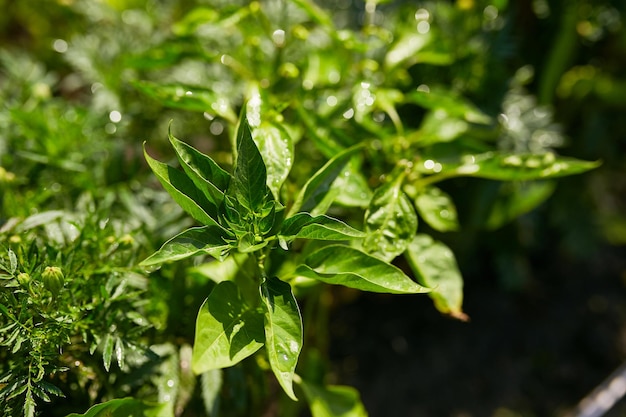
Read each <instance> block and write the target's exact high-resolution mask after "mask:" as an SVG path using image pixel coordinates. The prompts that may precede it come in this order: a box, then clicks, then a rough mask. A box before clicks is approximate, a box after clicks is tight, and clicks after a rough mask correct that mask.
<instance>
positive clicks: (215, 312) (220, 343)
mask: <svg viewBox="0 0 626 417" xmlns="http://www.w3.org/2000/svg"><path fill="white" fill-rule="evenodd" d="M263 340H264V337H263V315H262V313H261V312H260V311H259V310H257V309H254V308H252V307H250V306H249V305H247V304H246V302H245V301H244V299H243V297H242V296H241V294H240V292H239V289H238V288H237V286H236V285H235V284H234V283H232V282H230V281H223V282H220V283H219V284H217V285H216V286H215V288H214V289H213V291H211V294H209V297H208V298H207V299H206V300H205V301H204V303H203V304H202V307H200V311H199V313H198V318H197V320H196V336H195V339H194V346H193V356H192V361H191V366H192V369H193V371H194V372H195V373H196V374H201V373H203V372H206V371H209V370H211V369H219V368H226V367H229V366H233V365H235V364H237V363H239V362H240V361H242V360H243V359H245V358H247V357H248V356H250V355H252V354H253V353H254V352H256V351H257V350H259V349H260V348H261V346H263Z"/></svg>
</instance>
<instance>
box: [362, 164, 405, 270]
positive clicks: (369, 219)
mask: <svg viewBox="0 0 626 417" xmlns="http://www.w3.org/2000/svg"><path fill="white" fill-rule="evenodd" d="M403 179H404V175H398V176H396V177H395V178H394V179H393V180H392V181H390V182H388V183H385V184H383V185H381V186H380V187H378V189H377V190H376V191H374V196H373V197H372V201H371V202H370V205H369V207H368V209H367V211H366V212H365V232H366V233H367V237H366V238H365V240H364V242H363V249H365V250H366V251H367V252H368V253H370V254H373V255H374V256H377V257H379V258H381V259H384V260H386V261H391V260H393V259H394V258H395V257H396V256H398V255H400V254H401V253H402V252H404V250H405V249H406V247H407V246H408V244H409V242H410V241H411V239H413V236H415V233H416V232H417V215H416V214H415V209H414V208H413V204H412V203H411V200H409V198H408V197H407V196H406V194H404V192H403V191H402V182H403Z"/></svg>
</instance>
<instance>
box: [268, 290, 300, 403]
mask: <svg viewBox="0 0 626 417" xmlns="http://www.w3.org/2000/svg"><path fill="white" fill-rule="evenodd" d="M261 299H262V300H263V306H264V307H265V338H266V342H265V347H266V349H267V355H268V357H269V361H270V366H271V367H272V371H273V372H274V375H276V379H278V382H279V383H280V385H281V386H282V387H283V389H284V390H285V392H286V393H287V395H288V396H289V397H290V398H291V399H293V400H295V401H297V398H296V395H295V394H294V392H293V375H294V372H295V369H296V364H297V363H298V356H299V355H300V350H301V349H302V318H301V317H300V309H299V308H298V302H297V301H296V299H295V297H294V296H293V292H292V291H291V286H290V285H289V284H288V283H286V282H283V281H281V280H280V279H278V278H268V279H267V280H265V282H263V283H262V284H261Z"/></svg>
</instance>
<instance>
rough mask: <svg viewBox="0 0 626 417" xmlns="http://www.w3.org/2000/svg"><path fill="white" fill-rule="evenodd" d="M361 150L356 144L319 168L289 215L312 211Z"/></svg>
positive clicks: (305, 186)
mask: <svg viewBox="0 0 626 417" xmlns="http://www.w3.org/2000/svg"><path fill="white" fill-rule="evenodd" d="M359 150H360V146H354V147H352V148H348V149H346V150H345V151H343V152H341V153H339V154H337V155H336V156H335V157H334V158H332V159H331V160H329V161H328V162H327V163H326V164H325V165H324V166H323V167H322V168H320V169H319V171H317V172H316V173H315V174H314V175H313V176H312V177H311V178H309V180H308V181H307V182H306V184H304V186H303V187H302V189H301V190H300V193H299V194H298V197H296V201H294V203H293V205H292V206H291V209H290V210H289V213H288V214H287V217H291V216H292V215H294V214H295V213H297V212H299V211H302V212H311V211H313V209H315V207H316V206H317V205H318V204H319V203H320V202H321V201H322V200H323V199H324V196H325V195H326V193H328V190H330V187H331V185H332V183H333V182H334V181H335V179H337V176H339V174H340V173H341V172H342V171H343V169H344V167H345V166H346V164H347V163H348V162H349V161H350V158H352V156H354V155H355V154H356V153H357V152H358V151H359Z"/></svg>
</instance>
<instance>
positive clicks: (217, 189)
mask: <svg viewBox="0 0 626 417" xmlns="http://www.w3.org/2000/svg"><path fill="white" fill-rule="evenodd" d="M168 137H169V140H170V143H171V144H172V146H173V147H174V150H175V151H176V155H177V156H178V160H179V161H180V163H181V166H182V167H183V169H184V170H185V172H186V173H187V175H188V176H189V178H190V179H191V180H192V181H193V183H194V184H195V185H196V187H198V189H199V190H200V191H202V192H203V193H204V195H205V196H206V197H207V199H208V200H209V201H210V202H211V203H213V205H215V206H217V207H219V205H220V204H221V203H222V200H223V199H224V191H226V188H227V187H228V183H229V181H230V174H229V173H228V172H226V171H224V170H223V169H222V168H221V167H220V166H219V165H218V164H217V163H216V162H215V161H213V159H211V158H210V157H209V156H207V155H205V154H203V153H202V152H200V151H198V150H197V149H195V148H193V147H192V146H190V145H188V144H186V143H185V142H182V141H180V140H178V139H176V138H175V137H174V136H172V133H171V131H170V132H169V133H168Z"/></svg>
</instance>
